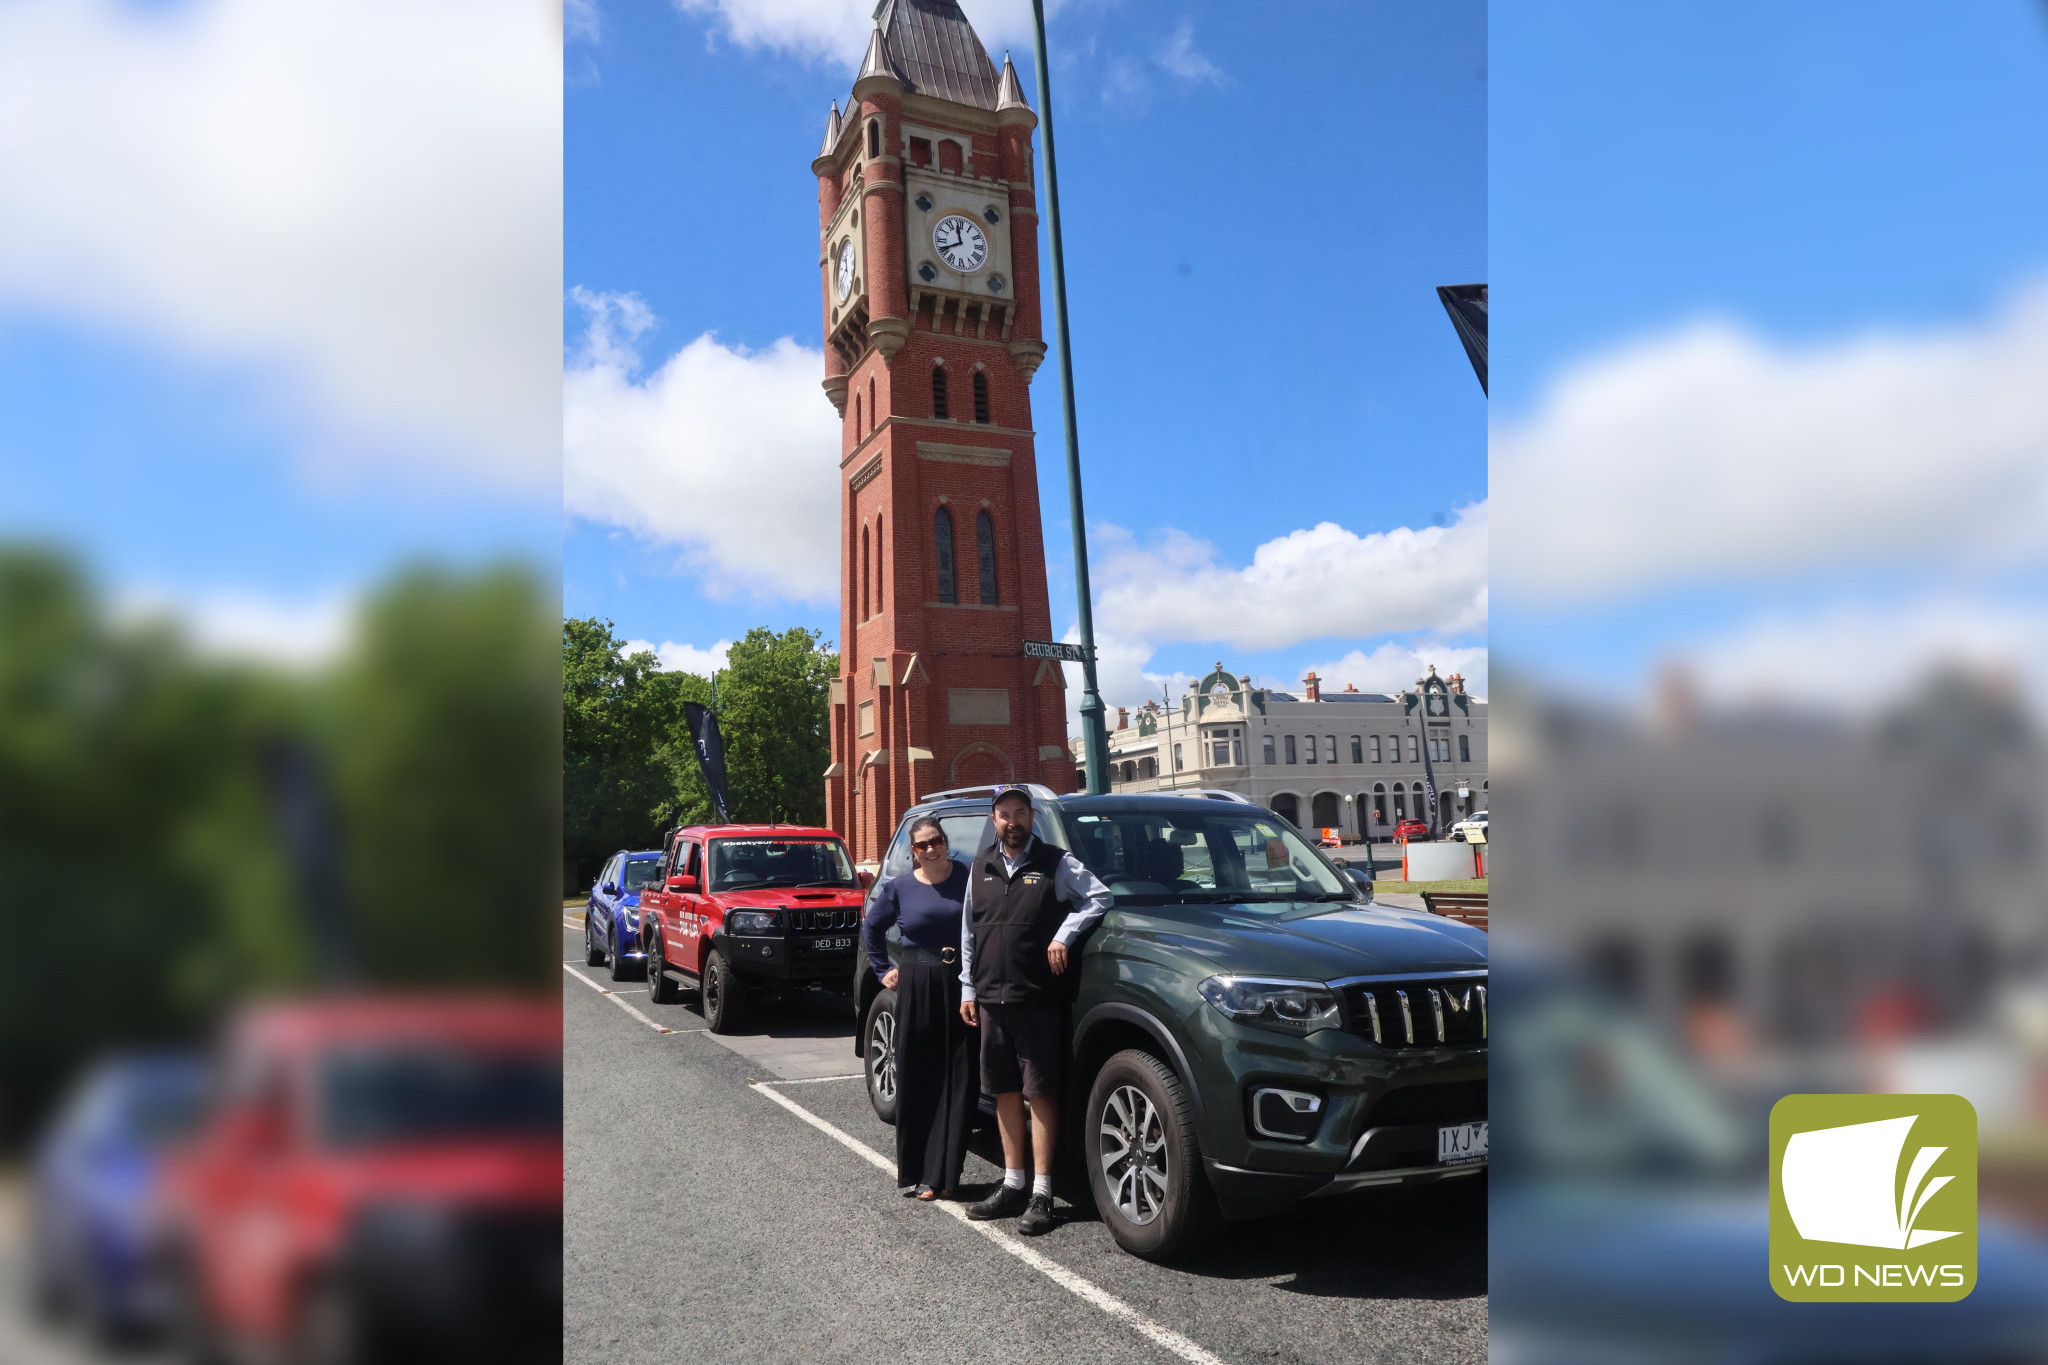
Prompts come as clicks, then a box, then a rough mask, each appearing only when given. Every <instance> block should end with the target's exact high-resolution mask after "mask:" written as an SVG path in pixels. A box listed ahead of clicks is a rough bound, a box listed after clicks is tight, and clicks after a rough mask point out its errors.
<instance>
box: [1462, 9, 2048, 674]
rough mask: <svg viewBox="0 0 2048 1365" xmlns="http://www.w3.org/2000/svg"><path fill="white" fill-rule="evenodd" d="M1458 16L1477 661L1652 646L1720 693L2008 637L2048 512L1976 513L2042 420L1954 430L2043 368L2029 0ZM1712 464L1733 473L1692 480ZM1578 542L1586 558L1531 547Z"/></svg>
mask: <svg viewBox="0 0 2048 1365" xmlns="http://www.w3.org/2000/svg"><path fill="white" fill-rule="evenodd" d="M1490 39H1491V44H1492V50H1493V54H1494V60H1493V62H1492V67H1491V70H1492V77H1493V79H1492V91H1491V96H1492V99H1491V131H1492V138H1491V145H1490V157H1491V165H1492V170H1491V178H1490V188H1491V194H1492V199H1491V246H1492V253H1493V267H1494V275H1495V288H1496V291H1497V294H1498V298H1499V309H1500V314H1501V319H1502V320H1501V322H1500V323H1499V325H1498V326H1497V328H1496V329H1495V336H1494V352H1493V355H1494V369H1495V374H1496V375H1497V376H1498V383H1497V384H1496V386H1495V389H1494V395H1495V403H1496V406H1495V410H1494V413H1493V419H1494V423H1495V427H1494V437H1495V440H1494V459H1495V470H1494V482H1495V491H1496V493H1497V494H1499V495H1500V496H1499V508H1498V515H1497V517H1496V518H1495V523H1494V524H1495V542H1494V544H1495V574H1496V584H1495V586H1496V594H1495V603H1494V608H1495V610H1494V628H1493V642H1494V645H1495V647H1496V650H1497V651H1498V653H1499V655H1500V658H1501V660H1502V661H1503V666H1504V667H1505V666H1510V665H1511V664H1519V665H1521V666H1525V667H1535V668H1537V669H1538V670H1539V671H1542V672H1546V673H1549V674H1551V675H1554V676H1557V677H1560V678H1564V679H1569V680H1571V681H1573V682H1575V683H1585V684H1587V685H1592V686H1612V687H1615V688H1617V689H1618V690H1627V689H1630V688H1634V687H1639V686H1640V685H1641V683H1642V681H1643V679H1644V678H1645V677H1647V676H1648V675H1649V673H1650V672H1651V671H1653V670H1654V669H1655V668H1656V667H1658V666H1659V664H1660V663H1661V661H1663V660H1664V659H1665V658H1667V657H1670V656H1682V657H1688V658H1692V659H1693V660H1694V661H1695V662H1696V663H1697V664H1699V665H1700V666H1701V667H1702V668H1703V669H1704V671H1705V672H1706V673H1707V674H1709V675H1710V677H1711V676H1713V675H1716V674H1717V673H1718V674H1719V675H1721V681H1722V682H1723V683H1724V684H1726V686H1727V687H1728V688H1729V689H1730V690H1733V691H1737V692H1740V691H1742V690H1744V689H1745V688H1751V687H1754V686H1756V685H1757V684H1758V682H1759V678H1760V676H1761V675H1762V674H1764V673H1765V672H1767V671H1768V670H1769V669H1772V668H1775V669H1777V670H1779V671H1780V673H1781V675H1782V676H1783V677H1784V678H1786V679H1793V678H1799V677H1810V678H1811V679H1812V680H1813V681H1814V683H1815V684H1817V686H1818V688H1820V689H1823V690H1824V689H1826V688H1829V687H1835V686H1841V687H1848V688H1852V689H1853V688H1854V687H1855V686H1856V675H1857V674H1859V673H1861V672H1871V673H1873V674H1877V675H1882V676H1883V677H1884V678H1885V679H1886V680H1887V682H1888V683H1890V682H1896V681H1897V680H1898V674H1897V671H1896V669H1895V668H1894V667H1893V660H1891V659H1888V658H1887V657H1886V656H1887V655H1888V654H1889V655H1901V656H1911V657H1914V658H1918V659H1922V660H1923V661H1924V657H1925V656H1926V654H1927V653H1928V652H1929V651H1932V652H1943V651H1945V650H1951V649H1960V650H1962V651H1963V652H1966V653H1967V652H1969V651H1970V650H1971V649H1972V648H1973V647H1974V643H1984V642H1985V641H1986V640H1993V639H1995V638H1996V637H1998V636H2000V635H2028V634H2029V633H2031V634H2032V636H2033V637H2034V643H2033V644H2027V643H2025V642H2024V641H2022V642H2020V643H2019V644H2017V645H2016V646H2015V650H2016V652H2017V653H2018V654H2019V655H2021V656H2023V657H2022V658H2021V660H2020V661H2021V662H2022V663H2023V664H2025V663H2026V662H2027V659H2026V658H2025V657H2024V656H2026V655H2027V654H2028V652H2029V651H2030V650H2032V651H2036V653H2037V655H2038V651H2039V650H2040V648H2041V643H2040V637H2041V634H2042V632H2041V631H2040V630H2039V628H2038V623H2036V622H2029V621H2027V620H2022V619H2020V618H2022V617H2026V616H2029V615H2037V614H2038V606H2039V603H2040V602H2041V600H2042V595H2041V593H2040V591H2039V589H2040V586H2041V584H2042V582H2043V581H2044V580H2043V574H2042V572H2041V571H2042V568H2043V565H2042V564H2041V563H2040V561H2039V547H2040V545H2041V544H2042V543H2043V541H2042V536H2041V533H2042V531H2043V530H2044V529H2048V528H2043V527H2042V526H2041V525H2040V524H2039V522H2038V521H2031V522H2030V521H2027V520H2026V519H2025V518H2020V519H2019V520H2015V519H2014V518H2013V517H2012V516H2009V515H2008V514H2007V508H2008V506H2010V505H2016V504H2019V503H2030V502H2032V501H2033V498H2031V497H2028V496H2026V494H2027V492H2028V490H2029V489H2030V487H2038V485H2037V483H2036V479H2037V475H2036V474H2034V473H2030V472H2029V470H2038V469H2040V468H2041V467H2042V464H2043V460H2044V457H2048V428H2044V427H2043V426H2042V425H2041V421H2040V414H2039V412H2038V411H2037V410H2034V409H2031V408H2028V409H2026V410H2025V411H2024V412H2019V411H2014V413H2013V420H2012V421H2010V422H2008V423H2006V424H2005V425H2004V427H2002V428H2001V429H1999V430H1996V431H1992V430H1986V429H1983V428H1984V427H1985V414H1986V413H1987V412H1993V411H2005V410H2007V409H2008V407H2009V405H2011V404H2020V405H2021V406H2022V407H2024V406H2025V404H2026V399H2025V396H2024V394H2023V393H2022V390H2024V389H2025V388H2026V387H2028V386H2029V381H2028V380H2027V379H2026V378H2025V375H2026V374H2027V373H2029V372H2031V373H2032V375H2033V376H2034V378H2033V380H2032V381H2031V384H2032V386H2036V387H2038V386H2039V377H2040V375H2041V374H2042V373H2043V372H2044V371H2043V370H2042V369H2041V368H2040V365H2039V361H2040V358H2041V352H2040V349H2039V348H2040V344H2041V337H2042V335H2043V328H2042V326H2041V325H2040V323H2039V321H2038V318H2039V314H2040V305H2039V303H2038V302H2036V303H2034V304H2031V305H2029V304H2026V303H2025V302H2024V301H2025V300H2026V299H2028V298H2030V297H2032V298H2036V299H2038V293H2037V291H2038V289H2039V282H2040V281H2041V279H2042V277H2043V274H2044V272H2048V232H2044V229H2043V226H2042V225H2043V224H2044V222H2048V141H2044V139H2043V138H2042V137H2041V129H2042V128H2043V127H2048V12H2044V11H2043V10H2042V8H2041V7H2040V6H2039V5H2038V4H2034V3H2028V2H2027V0H1987V3H1983V4H1973V5H1959V6H1942V7H1939V8H1929V7H1927V6H1924V5H1908V4H1895V3H1879V4H1863V3H1857V4H1848V3H1833V4H1810V5H1798V6H1784V5H1770V4H1757V3H1737V4H1725V5H1712V6H1700V5H1695V6H1684V7H1680V6H1641V5H1628V4H1619V3H1600V4H1587V3H1567V4H1559V5H1545V6H1528V5H1515V6H1497V7H1495V13H1494V17H1493V26H1492V31H1491V34H1490ZM1887 355H1889V356H1891V357H1892V358H1894V359H1896V360H1897V361H1898V363H1897V364H1895V365H1888V364H1887V360H1886V357H1887ZM1958 357H1960V359H1958ZM1952 362H1953V363H1952ZM1567 390H1569V391H1570V392H1571V393H1573V394H1575V395H1577V397H1576V400H1575V405H1567V404H1565V403H1564V402H1563V401H1562V400H1561V395H1563V394H1564V393H1566V392H1567ZM1902 393H1904V394H1905V396H1902ZM1631 405H1636V406H1643V405H1654V406H1656V407H1660V408H1662V409H1663V410H1664V411H1666V412H1667V413H1668V414H1670V415H1669V417H1668V420H1665V421H1663V422H1661V423H1660V421H1659V419H1657V418H1655V417H1654V416H1651V415H1649V414H1647V413H1644V412H1640V411H1638V412H1634V413H1626V412H1625V411H1624V410H1625V409H1627V408H1629V407H1630V406H1631ZM1568 406H1570V407H1571V411H1569V412H1568V411H1567V410H1566V409H1567V407H1568ZM1603 406H1604V408H1605V409H1606V410H1607V411H1608V413H1609V414H1610V415H1609V416H1602V415H1601V412H1600V411H1599V410H1600V409H1602V408H1603ZM1689 429H1690V430H1689ZM1702 429H1704V430H1705V431H1706V432H1708V433H1709V434H1707V435H1699V434H1698V433H1699V432H1700V431H1701V430H1702ZM1790 430H1801V431H1804V432H1805V433H1806V435H1805V437H1804V438H1803V439H1802V440H1800V441H1797V442H1793V441H1790V440H1789V439H1788V441H1787V442H1786V444H1785V445H1784V446H1783V447H1782V448H1780V447H1779V446H1778V445H1776V444H1774V442H1775V440H1776V438H1775V437H1774V436H1773V434H1772V433H1773V432H1784V431H1790ZM1722 437H1726V438H1727V439H1725V440H1723V439H1721V438H1722ZM1610 439H1611V440H1612V445H1611V446H1603V443H1604V442H1607V441H1609V440H1610ZM1589 451H1590V452H1591V453H1588V452H1589ZM1603 460H1604V461H1605V465H1604V467H1603V466H1602V464H1601V462H1602V461H1603ZM1511 469H1518V470H1523V471H1524V473H1522V474H1519V475H1517V474H1512V473H1511ZM1703 470H1707V471H1713V472H1712V474H1711V475H1703V473H1702V471H1703ZM1723 470H1729V471H1734V472H1733V473H1732V474H1731V475H1730V481H1731V482H1732V481H1734V480H1735V479H1739V478H1749V476H1750V475H1752V474H1753V475H1754V476H1755V477H1754V478H1753V479H1750V487H1749V490H1748V492H1747V494H1746V495H1731V496H1730V497H1729V498H1728V499H1727V500H1726V501H1725V502H1724V501H1722V500H1721V492H1720V491H1716V490H1715V489H1714V488H1711V487H1705V486H1703V485H1712V484H1714V483H1715V482H1716V480H1717V478H1718V477H1719V475H1720V474H1721V473H1722V472H1723ZM1646 471H1662V472H1661V473H1659V472H1646ZM1589 474H1592V475H1596V476H1600V477H1594V478H1593V479H1592V480H1591V482H1593V483H1596V484H1606V485H1612V486H1611V487H1602V488H1599V489H1597V490H1596V491H1595V492H1593V493H1592V494H1591V496H1590V498H1589V496H1588V494H1587V493H1586V492H1585V491H1584V490H1585V487H1586V483H1587V479H1586V478H1585V477H1584V476H1587V475H1589ZM1565 486H1575V487H1577V488H1578V489H1579V490H1581V491H1579V492H1576V493H1574V494H1573V495H1572V496H1573V498H1574V500H1575V501H1579V502H1581V503H1582V504H1583V503H1585V502H1588V501H1591V502H1593V503H1595V504H1597V512H1587V513H1585V514H1584V518H1583V521H1582V520H1581V518H1580V515H1579V514H1577V513H1575V512H1574V511H1573V510H1572V509H1569V508H1565V507H1562V506H1561V505H1560V504H1559V503H1557V502H1554V501H1553V500H1552V498H1551V497H1550V495H1549V494H1548V493H1546V492H1545V491H1544V490H1546V489H1550V490H1555V489H1559V488H1561V487H1565ZM1524 490H1526V491H1527V493H1528V496H1522V492H1523V491H1524ZM1920 500H1924V502H1923V506H1924V512H1925V515H1924V516H1922V517H1920V518H1918V519H1906V518H1893V517H1892V516H1891V515H1890V514H1891V513H1894V512H1897V511H1898V510H1900V509H1901V508H1902V507H1903V506H1904V505H1906V504H1907V503H1909V502H1913V501H1920ZM1787 501H1792V502H1798V503H1800V504H1802V506H1803V508H1804V511H1805V513H1806V520H1805V522H1804V524H1803V526H1802V525H1801V524H1799V523H1795V522H1793V521H1790V520H1786V521H1782V522H1781V521H1778V520H1775V519H1774V516H1773V511H1772V505H1773V504H1774V503H1784V502H1787ZM1852 504H1856V505H1852ZM1621 522H1634V523H1637V524H1638V525H1639V526H1644V527H1648V528H1650V529H1649V530H1648V531H1647V532H1646V533H1645V534H1644V535H1642V536H1640V537H1636V538H1633V539H1632V538H1631V537H1630V536H1628V535H1623V534H1616V535H1613V536H1609V535H1608V534H1607V532H1606V530H1605V529H1603V524H1604V526H1605V527H1611V526H1614V525H1615V524H1617V523H1621ZM1818 528H1825V533H1826V534H1827V535H1829V536H1832V537H1833V538H1832V539H1831V540H1830V541H1829V543H1828V544H1827V545H1826V546H1823V547H1820V548H1816V549H1815V550H1814V551H1813V552H1812V553H1802V552H1801V551H1800V550H1799V549H1798V548H1797V547H1796V542H1800V541H1802V540H1804V539H1805V538H1806V537H1807V536H1808V535H1810V534H1812V533H1814V532H1815V530H1816V529H1818ZM1578 531H1584V532H1586V535H1585V536H1584V537H1581V536H1580V535H1578V534H1577V533H1578ZM1657 537H1662V538H1664V539H1665V540H1666V541H1668V542H1684V543H1686V544H1687V545H1690V544H1691V542H1692V541H1693V540H1694V539H1695V538H1697V539H1698V540H1699V541H1701V542H1702V543H1703V544H1710V543H1711V542H1716V541H1717V542H1718V543H1719V544H1720V545H1721V546H1722V553H1721V554H1720V555H1719V557H1718V558H1717V557H1716V556H1715V555H1714V554H1713V553H1711V552H1710V550H1708V549H1705V548H1702V549H1701V550H1700V552H1699V553H1693V552H1692V551H1691V550H1690V549H1688V550H1687V551H1685V552H1684V553H1680V552H1677V551H1673V552H1671V553H1661V552H1659V551H1658V550H1657V547H1655V546H1654V545H1652V544H1650V543H1649V542H1651V541H1652V540H1653V539H1654V538H1657ZM1588 539H1589V540H1590V541H1592V542H1593V543H1595V544H1596V546H1597V547H1598V548H1597V549H1596V550H1595V553H1602V552H1607V551H1609V550H1611V551H1612V553H1610V554H1609V556H1608V559H1609V562H1608V563H1607V564H1606V566H1605V574H1604V577H1605V581H1604V582H1597V583H1596V582H1595V581H1594V580H1595V578H1596V577H1599V576H1597V575H1595V576H1588V575H1586V574H1582V573H1577V572H1575V571H1574V572H1570V573H1566V572H1559V573H1556V574H1553V573H1552V572H1551V564H1552V562H1553V561H1565V560H1569V559H1570V557H1571V553H1572V550H1573V548H1574V546H1575V545H1576V544H1578V543H1581V542H1582V541H1584V540H1588ZM2000 539H2004V540H2008V541H2010V542H2012V543H2011V544H2010V545H2008V546H2006V547H2005V548H2004V549H2000V550H1998V551H1996V552H1993V553H1990V554H1988V555H1978V554H1976V553H1975V549H1974V548H1973V546H1975V548H1981V545H1979V544H1977V543H1978V542H1980V541H1982V540H2000ZM2028 541H2031V542H2032V549H2031V550H2029V549H2026V548H2023V546H2024V543H2025V542H2028ZM1567 579H1569V583H1567V582H1566V580H1567ZM1886 614H1890V616H1891V618H1892V620H1891V628H1890V630H1889V631H1887V630H1884V629H1881V628H1878V627H1876V625H1875V623H1874V621H1873V619H1872V618H1873V617H1882V616H1885V615H1886ZM1980 617H1981V619H1980ZM1850 618H1855V619H1854V620H1853V621H1852V620H1850ZM1961 625H1967V626H1969V629H1967V630H1961V631H1960V633H1959V632H1958V627H1959V626H1961ZM1852 626H1853V629H1852V628H1851V627H1852ZM1973 632H1974V634H1975V635H1977V636H1982V637H1985V639H1984V640H1978V641H1974V642H1973V640H1972V639H1971V638H1967V637H1970V636H1971V635H1972V633H1973ZM1766 641H1768V643H1769V646H1770V649H1769V651H1768V652H1766V651H1765V649H1764V648H1763V646H1764V643H1765V642H1766ZM2039 661H2040V660H2039V658H2038V657H2036V658H2035V660H2034V662H2036V663H2038V662H2039ZM1794 690H1796V685H1795V687H1794Z"/></svg>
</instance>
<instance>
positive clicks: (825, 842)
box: [707, 839, 859, 891]
mask: <svg viewBox="0 0 2048 1365" xmlns="http://www.w3.org/2000/svg"><path fill="white" fill-rule="evenodd" d="M858 885H859V883H858V882H856V881H855V880H854V876H853V864H852V863H851V862H850V861H848V860H847V857H846V849H845V848H844V847H843V846H842V845H841V844H840V842H839V841H838V840H837V839H714V840H712V841H711V884H710V886H709V887H708V888H707V889H708V890H711V891H741V890H748V889H755V888H760V887H768V886H846V887H852V886H858Z"/></svg>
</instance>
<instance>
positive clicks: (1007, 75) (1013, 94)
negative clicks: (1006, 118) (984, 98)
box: [996, 52, 1031, 112]
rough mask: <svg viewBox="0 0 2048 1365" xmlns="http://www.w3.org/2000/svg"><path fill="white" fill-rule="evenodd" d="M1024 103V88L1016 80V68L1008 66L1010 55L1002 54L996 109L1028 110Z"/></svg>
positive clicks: (1028, 106)
mask: <svg viewBox="0 0 2048 1365" xmlns="http://www.w3.org/2000/svg"><path fill="white" fill-rule="evenodd" d="M1030 107H1031V106H1030V105H1028V104H1026V103H1025V102H1024V86H1023V84H1022V83H1021V82H1019V81H1018V79H1017V68H1016V67H1015V66H1012V65H1011V64H1010V54H1009V53H1008V52H1005V53H1004V54H1003V82H1002V85H1001V86H1000V87H998V89H997V91H996V109H997V111H998V112H1000V111H1001V110H1004V109H1029V108H1030Z"/></svg>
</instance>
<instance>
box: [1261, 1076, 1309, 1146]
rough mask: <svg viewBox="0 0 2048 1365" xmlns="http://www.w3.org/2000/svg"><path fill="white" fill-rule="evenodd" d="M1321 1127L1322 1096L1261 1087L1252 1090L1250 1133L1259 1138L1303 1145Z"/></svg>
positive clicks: (1301, 1091) (1302, 1091) (1300, 1091)
mask: <svg viewBox="0 0 2048 1365" xmlns="http://www.w3.org/2000/svg"><path fill="white" fill-rule="evenodd" d="M1322 1126H1323V1097H1322V1096H1321V1095H1312V1094H1310V1093H1308V1092H1307V1091H1304V1090H1280V1089H1277V1088H1275V1087H1273V1086H1261V1087H1259V1088H1258V1089H1257V1090H1254V1091H1252V1131H1253V1132H1255V1133H1257V1134H1258V1135H1259V1136H1260V1137H1269V1138H1280V1139H1281V1140H1283V1141H1286V1142H1307V1141H1308V1140H1309V1139H1310V1138H1312V1137H1314V1136H1315V1135H1316V1130H1317V1129H1319V1128H1321V1127H1322Z"/></svg>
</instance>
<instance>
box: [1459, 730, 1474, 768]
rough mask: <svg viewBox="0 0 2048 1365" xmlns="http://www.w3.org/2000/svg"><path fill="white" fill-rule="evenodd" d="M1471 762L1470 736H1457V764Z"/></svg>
mask: <svg viewBox="0 0 2048 1365" xmlns="http://www.w3.org/2000/svg"><path fill="white" fill-rule="evenodd" d="M1471 761H1472V736H1470V735H1459V736H1458V762H1460V763H1470V762H1471Z"/></svg>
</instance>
